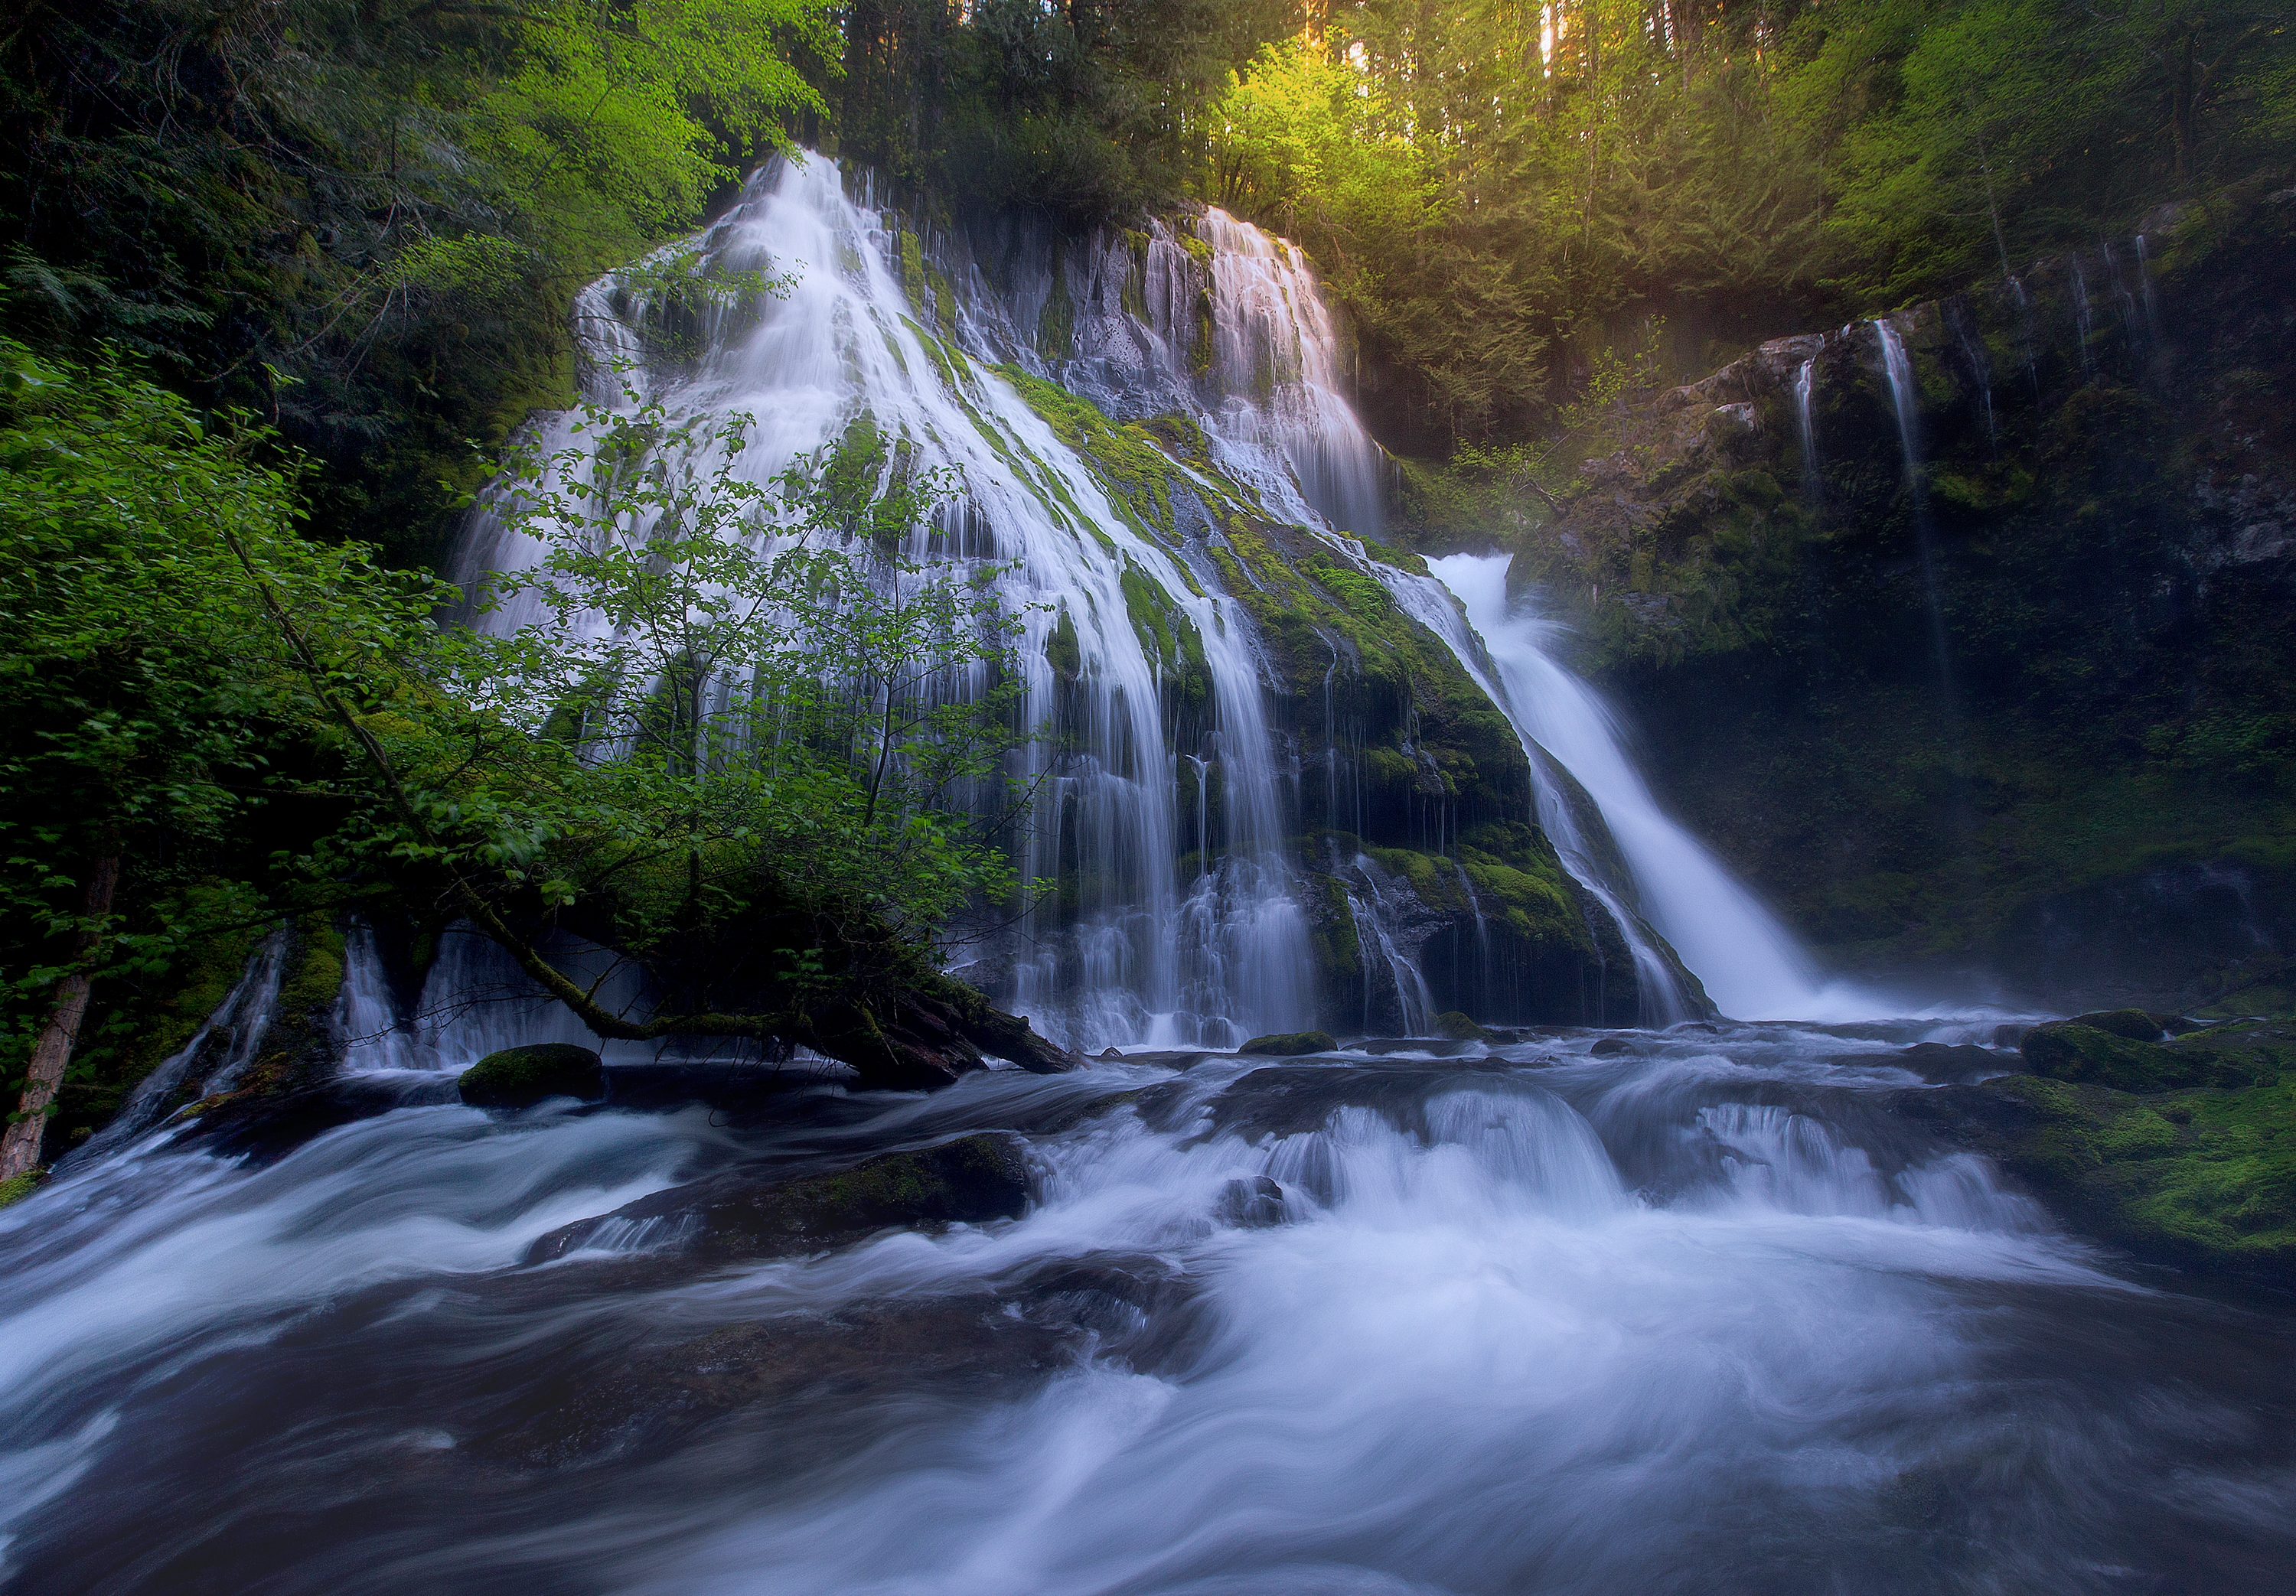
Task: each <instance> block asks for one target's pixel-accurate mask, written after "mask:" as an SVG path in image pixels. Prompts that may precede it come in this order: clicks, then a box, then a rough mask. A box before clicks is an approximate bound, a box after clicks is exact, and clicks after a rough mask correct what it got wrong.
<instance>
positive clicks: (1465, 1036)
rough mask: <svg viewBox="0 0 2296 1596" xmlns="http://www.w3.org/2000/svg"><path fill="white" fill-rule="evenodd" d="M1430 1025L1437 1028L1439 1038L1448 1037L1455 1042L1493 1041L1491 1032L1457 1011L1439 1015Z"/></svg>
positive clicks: (1436, 1032) (1453, 1010)
mask: <svg viewBox="0 0 2296 1596" xmlns="http://www.w3.org/2000/svg"><path fill="white" fill-rule="evenodd" d="M1429 1023H1431V1025H1432V1026H1433V1027H1435V1034H1436V1035H1438V1036H1447V1037H1448V1038H1450V1039H1451V1040H1452V1041H1454V1042H1488V1041H1489V1040H1490V1039H1491V1033H1490V1032H1488V1031H1487V1030H1485V1029H1484V1028H1483V1027H1480V1026H1479V1025H1477V1024H1476V1023H1475V1022H1474V1020H1473V1019H1471V1018H1469V1017H1468V1016H1467V1015H1464V1014H1462V1013H1461V1012H1460V1011H1458V1010H1456V1009H1452V1010H1448V1011H1446V1012H1444V1013H1441V1014H1438V1015H1437V1016H1436V1017H1435V1018H1434V1019H1432V1020H1431V1021H1430V1022H1429Z"/></svg>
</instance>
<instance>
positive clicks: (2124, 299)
mask: <svg viewBox="0 0 2296 1596" xmlns="http://www.w3.org/2000/svg"><path fill="white" fill-rule="evenodd" d="M2099 249H2100V250H2101V252H2102V253H2103V256H2104V269H2105V273H2106V274H2107V275H2109V276H2110V277H2111V278H2112V297H2113V298H2114V299H2118V300H2119V301H2120V325H2121V330H2122V331H2124V332H2125V333H2126V334H2127V335H2128V347H2129V348H2131V349H2136V348H2141V347H2142V346H2143V344H2144V322H2143V320H2142V319H2141V315H2140V313H2139V311H2138V310H2137V308H2136V295H2134V294H2132V293H2130V292H2129V291H2128V282H2126V281H2125V280H2124V279H2123V278H2122V276H2121V271H2120V256H2119V255H2117V254H2115V253H2114V252H2113V248H2112V241H2111V240H2109V239H2108V240H2107V241H2105V242H2104V243H2103V244H2102V245H2100V246H2099Z"/></svg>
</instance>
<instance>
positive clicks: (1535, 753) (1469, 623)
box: [1367, 554, 1700, 1025]
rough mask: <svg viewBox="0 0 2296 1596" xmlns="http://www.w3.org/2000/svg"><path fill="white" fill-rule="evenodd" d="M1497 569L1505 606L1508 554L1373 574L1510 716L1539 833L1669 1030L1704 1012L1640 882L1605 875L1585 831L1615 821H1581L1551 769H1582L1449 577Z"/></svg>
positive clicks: (1577, 688) (1649, 1016)
mask: <svg viewBox="0 0 2296 1596" xmlns="http://www.w3.org/2000/svg"><path fill="white" fill-rule="evenodd" d="M1458 561H1467V562H1469V563H1468V565H1466V566H1464V567H1463V566H1460V565H1459V564H1458ZM1494 563H1495V564H1496V567H1497V571H1498V573H1499V575H1498V580H1499V582H1500V584H1501V599H1502V601H1504V597H1505V579H1506V565H1507V556H1505V555H1504V554H1499V555H1489V556H1478V555H1472V554H1466V555H1455V556H1452V557H1451V558H1450V559H1449V560H1431V561H1428V562H1427V569H1429V570H1430V571H1431V572H1433V573H1434V575H1433V577H1431V578H1426V579H1423V578H1420V577H1415V576H1413V575H1411V574H1410V573H1409V572H1407V571H1402V570H1398V569H1395V568H1394V567H1392V566H1389V565H1385V564H1376V563H1375V564H1371V565H1369V566H1368V567H1367V569H1370V571H1371V572H1372V574H1373V575H1374V576H1376V577H1378V578H1379V579H1380V580H1381V581H1382V583H1384V584H1385V585H1386V586H1387V589H1388V591H1389V592H1390V593H1393V594H1394V595H1395V599H1396V602H1397V603H1398V604H1399V605H1400V606H1401V607H1402V609H1403V611H1404V613H1405V614H1406V615H1408V616H1410V617H1411V618H1413V619H1414V620H1416V621H1417V622H1418V623H1419V624H1420V625H1421V626H1425V627H1426V628H1427V629H1428V630H1429V631H1431V632H1432V633H1433V634H1435V635H1436V636H1437V637H1439V638H1441V639H1442V640H1443V643H1444V646H1445V647H1447V648H1448V649H1449V650H1450V651H1451V653H1452V655H1453V656H1454V657H1455V658H1456V659H1457V660H1458V661H1459V664H1460V666H1461V667H1462V668H1464V670H1465V671H1466V673H1467V674H1468V675H1469V676H1471V677H1472V678H1473V680H1474V682H1475V684H1476V685H1477V686H1479V687H1480V688H1481V689H1482V690H1483V691H1484V692H1486V693H1487V694H1488V695H1489V697H1490V700H1491V701H1492V702H1493V703H1494V704H1497V706H1498V707H1499V708H1500V710H1501V711H1502V712H1503V713H1505V716H1506V717H1507V721H1508V724H1511V725H1513V727H1514V729H1515V735H1516V736H1517V737H1518V738H1519V739H1520V740H1521V743H1522V751H1523V757H1525V758H1527V759H1529V761H1530V765H1531V775H1532V784H1533V789H1534V791H1535V794H1536V797H1537V801H1538V824H1539V829H1540V830H1541V831H1545V832H1546V836H1547V839H1548V840H1549V841H1551V842H1553V843H1554V851H1555V853H1556V854H1557V855H1558V856H1560V857H1561V859H1562V864H1563V868H1565V869H1566V870H1568V871H1570V874H1571V878H1572V879H1573V880H1576V881H1578V882H1579V885H1580V886H1582V887H1584V888H1587V891H1589V892H1591V893H1593V894H1594V895H1595V899H1596V901H1598V902H1599V903H1601V904H1602V905H1603V908H1604V909H1606V910H1607V911H1609V913H1610V915H1611V919H1612V920H1613V921H1616V922H1617V924H1618V926H1619V929H1620V933H1621V934H1622V935H1623V936H1624V937H1625V938H1626V942H1627V946H1628V950H1629V951H1630V952H1631V953H1632V954H1633V955H1634V961H1635V974H1636V980H1637V983H1638V985H1639V988H1640V991H1641V993H1642V1007H1643V1011H1644V1012H1643V1014H1642V1015H1641V1018H1642V1019H1643V1020H1644V1022H1645V1023H1647V1024H1651V1025H1670V1024H1672V1023H1674V1022H1675V1021H1676V1020H1679V1019H1690V1018H1692V1017H1693V1016H1694V1015H1695V1014H1697V1013H1698V1012H1700V1006H1699V1005H1698V1004H1697V1003H1694V1002H1693V1000H1692V998H1691V996H1690V994H1688V993H1687V992H1685V990H1684V989H1683V986H1682V982H1681V979H1680V978H1679V977H1678V976H1677V974H1676V973H1675V969H1674V966H1673V964H1672V963H1671V962H1669V960H1668V958H1667V956H1666V954H1665V953H1664V951H1663V950H1661V948H1660V946H1659V945H1658V938H1657V937H1655V936H1654V935H1652V931H1651V929H1650V928H1649V927H1648V926H1647V925H1646V924H1645V923H1644V916H1643V913H1642V910H1641V906H1640V904H1638V902H1637V900H1636V882H1635V880H1634V879H1633V878H1632V877H1629V878H1628V879H1625V880H1620V879H1619V876H1618V873H1617V872H1615V871H1613V870H1611V869H1609V868H1607V867H1606V865H1605V863H1604V861H1603V858H1602V856H1601V848H1600V844H1599V842H1598V840H1597V839H1595V837H1594V836H1591V835H1589V829H1588V826H1587V824H1586V823H1583V822H1584V819H1592V820H1593V821H1594V822H1595V824H1597V825H1601V824H1603V823H1606V822H1607V820H1608V816H1607V814H1597V815H1595V816H1592V817H1582V816H1581V815H1579V814H1578V812H1577V811H1576V809H1575V808H1574V806H1573V805H1572V804H1571V802H1570V795H1569V794H1568V793H1567V792H1566V791H1565V790H1564V788H1563V784H1562V782H1559V781H1557V780H1556V779H1555V776H1554V772H1552V771H1551V770H1549V769H1548V768H1547V765H1548V761H1549V760H1553V761H1554V762H1555V763H1557V764H1559V765H1562V768H1563V769H1564V770H1566V771H1568V772H1569V773H1570V776H1571V777H1573V778H1576V779H1578V780H1579V781H1580V782H1581V784H1582V785H1584V784H1585V779H1584V778H1583V777H1579V772H1578V771H1577V769H1576V768H1575V767H1573V766H1572V765H1571V763H1570V754H1569V753H1567V752H1563V751H1559V750H1556V749H1551V748H1549V747H1547V746H1546V741H1545V739H1543V738H1542V737H1540V736H1539V735H1538V731H1537V729H1536V727H1537V725H1538V720H1537V713H1538V707H1537V706H1536V705H1535V704H1533V705H1529V706H1528V707H1526V706H1522V705H1518V704H1517V703H1516V701H1515V693H1516V688H1515V687H1514V685H1513V682H1512V680H1511V678H1509V677H1508V675H1506V673H1505V669H1504V668H1503V667H1501V668H1499V669H1498V673H1497V675H1494V674H1493V668H1494V667H1497V666H1498V663H1499V662H1498V656H1497V653H1496V651H1491V650H1489V649H1488V648H1487V647H1486V646H1485V645H1486V644H1487V642H1488V639H1487V638H1478V637H1477V636H1476V635H1475V628H1476V626H1479V625H1480V622H1478V621H1476V619H1475V612H1474V610H1473V608H1472V606H1469V607H1468V608H1467V609H1466V610H1465V611H1464V614H1463V613H1462V610H1461V600H1462V598H1463V596H1464V595H1463V594H1461V593H1460V592H1459V588H1458V585H1457V583H1456V582H1455V581H1453V580H1452V579H1451V577H1447V576H1446V574H1445V573H1446V571H1447V570H1450V571H1453V572H1464V571H1468V570H1475V571H1480V569H1482V568H1483V567H1484V566H1486V565H1492V564H1494ZM1463 579H1464V578H1463ZM1542 658H1543V656H1542ZM1562 680H1563V681H1565V682H1567V683H1569V687H1568V688H1567V689H1566V691H1569V692H1576V693H1579V694H1580V695H1582V696H1583V695H1584V694H1585V693H1586V692H1587V689H1586V688H1585V686H1584V685H1583V684H1582V683H1579V682H1578V681H1577V680H1576V678H1573V677H1570V675H1568V674H1567V673H1562ZM1543 686H1544V683H1538V682H1530V683H1525V684H1524V687H1523V689H1522V691H1523V692H1526V693H1531V694H1536V693H1537V692H1540V691H1542V690H1543ZM1611 755H1612V756H1613V758H1612V763H1614V764H1619V765H1623V764H1624V762H1625V756H1624V755H1623V754H1620V753H1619V752H1618V750H1617V749H1616V748H1615V747H1613V748H1612V749H1611ZM1588 796H1589V797H1591V798H1595V804H1596V806H1597V808H1598V810H1599V808H1600V805H1601V802H1602V799H1601V798H1600V797H1599V796H1597V795H1596V794H1595V792H1594V790H1593V789H1591V788H1589V789H1588Z"/></svg>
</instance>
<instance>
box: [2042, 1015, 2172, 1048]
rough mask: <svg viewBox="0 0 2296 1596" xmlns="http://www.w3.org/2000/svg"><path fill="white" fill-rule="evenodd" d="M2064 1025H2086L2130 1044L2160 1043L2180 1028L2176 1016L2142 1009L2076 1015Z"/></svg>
mask: <svg viewBox="0 0 2296 1596" xmlns="http://www.w3.org/2000/svg"><path fill="white" fill-rule="evenodd" d="M2064 1023H2066V1024H2068V1025H2085V1026H2087V1027H2088V1028H2089V1029H2091V1030H2093V1031H2103V1032H2104V1033H2105V1034H2106V1035H2110V1036H2119V1037H2121V1038H2123V1039H2125V1040H2127V1041H2129V1042H2158V1041H2160V1040H2161V1037H2163V1036H2165V1035H2168V1034H2169V1032H2170V1031H2172V1030H2175V1029H2177V1028H2178V1027H2177V1022H2176V1017H2175V1016H2173V1015H2169V1014H2148V1013H2146V1012H2145V1011H2144V1010H2142V1009H2103V1010H2100V1011H2097V1012H2096V1013H2094V1014H2076V1015H2074V1016H2073V1017H2072V1019H2070V1020H2067V1021H2065V1022H2064Z"/></svg>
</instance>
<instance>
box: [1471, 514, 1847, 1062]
mask: <svg viewBox="0 0 2296 1596" xmlns="http://www.w3.org/2000/svg"><path fill="white" fill-rule="evenodd" d="M1507 564H1508V559H1507V556H1505V555H1475V554H1454V555H1451V556H1449V557H1448V558H1447V559H1442V560H1431V561H1428V562H1427V568H1428V569H1429V570H1431V571H1432V572H1434V574H1435V576H1436V577H1437V578H1438V579H1439V581H1441V582H1442V583H1443V585H1445V586H1446V587H1447V588H1449V589H1450V590H1451V592H1452V593H1455V594H1456V595H1457V597H1458V599H1459V602H1460V603H1461V604H1462V605H1463V606H1464V609H1465V610H1466V615H1467V619H1468V620H1469V622H1470V623H1472V625H1473V626H1474V628H1475V630H1476V631H1477V632H1478V633H1480V634H1481V637H1482V641H1483V644H1484V646H1485V648H1486V649H1488V651H1489V654H1490V659H1491V662H1492V664H1493V665H1495V666H1496V667H1497V669H1498V672H1499V676H1500V681H1499V687H1500V690H1501V691H1500V692H1497V693H1496V694H1494V697H1495V699H1496V700H1497V702H1498V704H1499V706H1500V708H1503V709H1505V711H1506V713H1507V716H1508V718H1509V719H1511V720H1513V722H1514V724H1515V727H1516V730H1517V731H1518V732H1520V733H1521V735H1522V736H1523V738H1524V739H1525V740H1526V741H1527V742H1530V743H1535V744H1537V745H1538V747H1539V748H1542V749H1545V750H1546V752H1547V753H1549V754H1551V755H1552V756H1553V757H1554V759H1555V760H1556V761H1557V762H1558V763H1559V764H1561V765H1562V767H1563V768H1564V769H1565V770H1568V771H1569V772H1570V774H1571V775H1572V776H1573V777H1575V778H1577V780H1578V782H1579V785H1580V786H1582V787H1584V788H1585V789H1586V790H1587V796H1588V797H1589V798H1593V799H1594V800H1595V806H1597V807H1598V808H1599V809H1600V810H1601V811H1602V814H1603V823H1604V824H1605V825H1607V826H1608V827H1609V829H1610V832H1611V837H1612V838H1613V839H1616V841H1617V843H1618V846H1619V852H1620V854H1621V855H1623V856H1624V858H1625V860H1626V863H1627V866H1628V870H1629V871H1630V872H1632V877H1633V882H1632V885H1633V890H1634V893H1635V899H1636V903H1637V904H1638V905H1639V906H1640V908H1641V911H1642V913H1643V916H1644V918H1645V919H1647V920H1648V921H1650V923H1651V924H1652V926H1653V927H1655V928H1656V929H1657V930H1658V931H1659V933H1660V934H1661V936H1663V937H1665V938H1666V939H1667V941H1668V942H1669V944H1670V945H1672V946H1673V948H1674V950H1675V952H1676V953H1677V954H1679V955H1680V956H1681V959H1682V962H1684V963H1685V965H1687V966H1688V967H1689V968H1690V970H1691V971H1692V973H1693V974H1694V975H1696V976H1697V977H1698V978H1699V980H1700V982H1701V983H1702V984H1703V985H1704V986H1705V988H1706V991H1707V994H1708V995H1709V996H1710V997H1711V998H1712V999H1713V1000H1714V1001H1715V1003H1718V1004H1719V1005H1720V1006H1721V1009H1722V1011H1723V1012H1724V1013H1726V1014H1731V1015H1734V1016H1736V1017H1737V1018H1739V1019H1793V1018H1802V1019H1807V1018H1810V1017H1813V1016H1816V1015H1820V1014H1823V1013H1825V1012H1827V1011H1830V1010H1833V1009H1835V1008H1837V1007H1838V1006H1839V1002H1838V1000H1837V999H1833V998H1829V997H1827V996H1826V995H1825V994H1823V993H1822V992H1821V988H1820V984H1819V981H1818V978H1817V973H1816V969H1815V968H1814V966H1813V965H1812V964H1811V962H1810V960H1809V958H1808V955H1807V954H1804V953H1803V952H1802V951H1801V949H1800V946H1799V945H1797V944H1796V943H1795V941H1794V939H1793V937H1792V933H1790V932H1789V931H1787V929H1785V928H1784V926H1783V925H1781V924H1779V923H1778V921H1777V919H1776V917H1775V916H1774V915H1772V914H1771V913H1769V911H1768V910H1767V909H1765V908H1763V907H1762V905H1761V904H1760V903H1759V901H1758V900H1757V899H1756V898H1755V897H1754V896H1753V895H1752V894H1751V892H1749V891H1747V890H1746V888H1743V887H1742V886H1741V885H1739V884H1738V882H1737V881H1735V880H1733V879H1732V878H1731V876H1730V874H1729V872H1727V871H1726V870H1724V869H1723V868H1722V866H1721V864H1720V863H1719V862H1718V861H1717V860H1716V859H1715V857H1714V855H1712V854H1710V853H1709V852H1708V851H1707V849H1706V848H1705V847H1703V846H1702V844H1700V843H1699V841H1698V840H1697V839H1695V838H1693V837H1692V836H1691V835H1690V833H1689V832H1687V831H1684V830H1683V829H1682V827H1681V826H1680V825H1678V824H1677V823H1675V821H1673V820H1672V819H1671V818H1670V817H1669V816H1668V815H1667V814H1666V813H1665V811H1663V810H1662V809H1661V808H1660V807H1659V806H1658V802H1657V800H1656V799H1654V798H1652V796H1651V792H1650V788H1649V786H1648V785H1647V784H1646V783H1645V782H1644V781H1643V779H1642V775H1641V773H1639V772H1637V771H1636V769H1635V766H1634V763H1633V761H1632V760H1630V759H1629V758H1628V757H1627V753H1626V749H1624V747H1623V746H1622V744H1621V742H1620V730H1619V725H1618V722H1617V720H1616V717H1614V716H1612V715H1611V712H1610V710H1609V708H1607V707H1606V706H1605V705H1604V704H1603V701H1602V700H1600V699H1599V698H1597V697H1596V696H1595V693H1594V692H1593V690H1592V689H1590V688H1589V687H1587V684H1586V683H1583V682H1581V681H1579V679H1578V678H1577V677H1576V676H1574V675H1571V674H1570V672H1569V671H1567V670H1565V669H1563V668H1562V666H1560V665H1558V664H1556V663H1555V661H1554V656H1553V654H1552V653H1551V652H1550V651H1549V647H1548V644H1549V642H1550V640H1551V638H1552V636H1553V627H1552V626H1551V625H1550V624H1549V623H1547V622H1546V621H1545V620H1543V619H1541V618H1539V617H1538V615H1537V614H1536V613H1534V612H1533V611H1532V610H1529V608H1528V607H1527V606H1523V605H1511V604H1510V603H1509V602H1508V599H1507V592H1506V571H1507ZM1542 819H1544V814H1543V813H1542ZM1550 834H1553V832H1552V828H1550Z"/></svg>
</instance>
